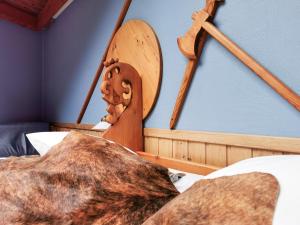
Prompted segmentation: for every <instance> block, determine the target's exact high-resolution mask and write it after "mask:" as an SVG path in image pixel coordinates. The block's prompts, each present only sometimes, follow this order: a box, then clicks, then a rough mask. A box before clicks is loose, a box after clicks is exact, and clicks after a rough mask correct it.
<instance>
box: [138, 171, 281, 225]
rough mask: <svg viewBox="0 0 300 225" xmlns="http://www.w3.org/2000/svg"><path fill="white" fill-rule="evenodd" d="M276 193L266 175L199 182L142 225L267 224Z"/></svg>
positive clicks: (273, 178)
mask: <svg viewBox="0 0 300 225" xmlns="http://www.w3.org/2000/svg"><path fill="white" fill-rule="evenodd" d="M278 193H279V186H278V182H277V180H276V179H275V177H274V176H272V175H270V174H266V173H258V172H255V173H249V174H241V175H235V176H229V177H220V178H216V179H207V180H200V181H198V182H197V183H195V184H194V185H193V186H192V187H191V188H190V189H188V190H187V191H186V192H184V193H182V194H180V195H179V196H177V197H176V198H175V199H173V200H172V201H170V202H169V203H167V204H166V205H165V206H164V207H162V208H161V209H160V210H159V211H158V212H157V213H156V214H154V215H153V216H152V217H150V218H149V219H148V220H147V221H146V222H145V223H143V225H175V224H176V225H187V224H193V225H271V224H272V219H273V212H274V208H275V204H276V202H277V197H278Z"/></svg>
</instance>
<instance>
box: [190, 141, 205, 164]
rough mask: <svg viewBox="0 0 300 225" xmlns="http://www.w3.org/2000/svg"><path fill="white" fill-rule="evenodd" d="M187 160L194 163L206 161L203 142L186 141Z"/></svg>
mask: <svg viewBox="0 0 300 225" xmlns="http://www.w3.org/2000/svg"><path fill="white" fill-rule="evenodd" d="M188 160H189V161H192V162H196V163H206V161H205V160H206V146H205V143H200V142H189V143H188Z"/></svg>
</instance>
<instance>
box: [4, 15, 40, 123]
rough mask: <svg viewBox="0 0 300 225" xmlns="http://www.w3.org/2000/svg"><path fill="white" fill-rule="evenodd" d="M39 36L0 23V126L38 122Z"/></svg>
mask: <svg viewBox="0 0 300 225" xmlns="http://www.w3.org/2000/svg"><path fill="white" fill-rule="evenodd" d="M41 43H42V38H41V34H40V33H37V32H33V31H30V30H28V29H25V28H22V27H19V26H17V25H14V24H12V23H9V22H5V21H3V20H1V21H0V59H1V60H0V123H10V122H25V121H39V120H41V100H42V99H41V83H42V52H41Z"/></svg>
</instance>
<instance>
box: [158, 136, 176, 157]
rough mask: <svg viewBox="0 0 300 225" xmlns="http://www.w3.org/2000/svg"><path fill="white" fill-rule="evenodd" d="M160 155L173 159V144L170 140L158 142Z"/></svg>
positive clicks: (163, 139)
mask: <svg viewBox="0 0 300 225" xmlns="http://www.w3.org/2000/svg"><path fill="white" fill-rule="evenodd" d="M158 154H159V155H160V156H164V157H168V158H172V156H173V143H172V140H170V139H165V138H160V139H159V140H158Z"/></svg>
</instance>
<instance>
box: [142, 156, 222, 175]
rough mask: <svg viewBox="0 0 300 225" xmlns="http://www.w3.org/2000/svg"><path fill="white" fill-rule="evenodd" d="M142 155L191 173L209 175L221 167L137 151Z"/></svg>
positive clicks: (155, 161)
mask: <svg viewBox="0 0 300 225" xmlns="http://www.w3.org/2000/svg"><path fill="white" fill-rule="evenodd" d="M137 153H138V154H139V155H140V156H141V157H143V158H145V159H147V160H149V161H152V162H154V163H157V164H159V165H162V166H164V167H167V168H172V169H177V170H181V171H185V172H189V173H196V174H201V175H207V174H209V173H211V172H214V171H216V170H218V169H220V168H219V167H216V166H210V165H205V164H200V163H192V162H188V161H182V160H178V159H170V158H165V157H161V156H156V155H152V154H149V153H147V152H137Z"/></svg>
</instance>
